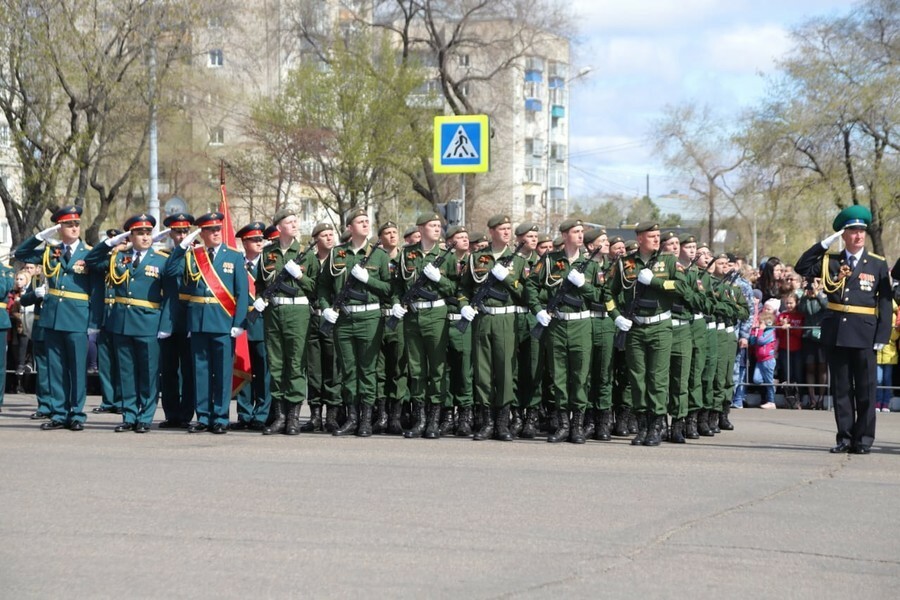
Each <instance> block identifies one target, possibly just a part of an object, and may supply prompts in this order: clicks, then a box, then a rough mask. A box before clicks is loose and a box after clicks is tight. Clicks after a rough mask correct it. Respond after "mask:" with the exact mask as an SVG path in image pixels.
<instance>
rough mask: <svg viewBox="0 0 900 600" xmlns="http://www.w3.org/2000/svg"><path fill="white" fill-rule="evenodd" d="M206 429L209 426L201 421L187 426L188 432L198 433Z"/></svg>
mask: <svg viewBox="0 0 900 600" xmlns="http://www.w3.org/2000/svg"><path fill="white" fill-rule="evenodd" d="M207 429H209V428H208V427H207V426H206V425H204V424H203V423H191V424H190V425H188V428H187V430H188V433H199V432H201V431H206V430H207Z"/></svg>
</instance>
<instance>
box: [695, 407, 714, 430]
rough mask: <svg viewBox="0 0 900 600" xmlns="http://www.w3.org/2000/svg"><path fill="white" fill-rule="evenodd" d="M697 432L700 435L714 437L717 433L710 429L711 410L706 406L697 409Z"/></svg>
mask: <svg viewBox="0 0 900 600" xmlns="http://www.w3.org/2000/svg"><path fill="white" fill-rule="evenodd" d="M697 434H698V435H699V436H700V437H713V436H714V435H715V434H714V433H713V432H712V431H710V430H709V411H708V410H707V409H705V408H701V409H700V410H698V411H697Z"/></svg>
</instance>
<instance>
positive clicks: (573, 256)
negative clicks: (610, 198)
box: [526, 219, 600, 444]
mask: <svg viewBox="0 0 900 600" xmlns="http://www.w3.org/2000/svg"><path fill="white" fill-rule="evenodd" d="M559 231H560V233H562V235H563V239H564V242H563V247H562V248H561V249H560V250H558V251H553V252H548V253H547V254H545V255H544V256H542V257H541V259H540V261H539V262H538V263H537V264H536V265H535V267H534V270H533V271H532V273H531V276H530V277H529V278H528V281H527V283H526V286H527V287H526V289H527V298H528V305H529V307H530V308H531V311H532V312H533V313H534V314H535V319H536V320H537V322H538V323H540V324H541V325H542V326H543V327H546V328H547V329H546V331H545V333H544V335H545V336H546V337H547V342H546V343H547V348H548V359H549V360H548V363H549V365H550V371H551V376H552V377H553V394H554V397H555V399H556V406H555V411H556V416H557V422H558V423H559V425H558V427H557V429H556V431H555V432H554V433H553V434H551V435H549V436H548V437H547V441H548V442H551V443H554V442H563V441H567V440H568V441H570V442H572V443H574V444H583V443H585V437H584V411H585V410H586V409H587V407H588V399H587V386H588V373H589V372H590V361H591V345H592V344H591V342H592V337H593V328H592V324H591V310H590V306H591V304H592V303H596V302H598V301H599V299H600V297H599V294H598V291H599V290H598V289H597V287H596V286H595V282H596V281H597V271H598V268H597V266H598V263H597V262H596V261H593V260H592V261H590V262H589V263H587V264H584V263H585V261H587V260H588V255H587V254H586V253H585V252H584V250H583V249H582V244H583V243H584V226H583V225H582V222H581V221H580V220H579V219H567V220H565V221H563V222H562V224H561V225H560V226H559ZM582 269H583V271H582ZM564 281H568V283H569V285H564V283H563V282H564ZM560 293H565V296H563V297H562V298H561V299H558V300H557V301H556V302H557V306H556V308H555V309H554V310H553V312H552V313H550V312H548V310H547V305H548V304H549V303H550V302H551V301H552V300H553V298H555V297H556V296H557V295H558V294H560ZM570 413H571V417H572V418H571V421H570V419H569V414H570ZM570 422H571V426H570Z"/></svg>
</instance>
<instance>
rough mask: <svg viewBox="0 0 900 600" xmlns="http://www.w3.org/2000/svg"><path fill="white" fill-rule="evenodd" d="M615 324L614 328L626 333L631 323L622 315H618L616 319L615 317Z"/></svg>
mask: <svg viewBox="0 0 900 600" xmlns="http://www.w3.org/2000/svg"><path fill="white" fill-rule="evenodd" d="M615 323H616V327H618V328H619V329H621V330H622V331H628V330H630V329H631V321H630V320H629V319H626V318H625V317H623V316H622V315H619V316H618V317H616V321H615Z"/></svg>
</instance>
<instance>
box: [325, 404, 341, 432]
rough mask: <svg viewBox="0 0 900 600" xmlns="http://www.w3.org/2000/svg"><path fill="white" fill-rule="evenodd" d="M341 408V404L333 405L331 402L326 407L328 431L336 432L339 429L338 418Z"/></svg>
mask: <svg viewBox="0 0 900 600" xmlns="http://www.w3.org/2000/svg"><path fill="white" fill-rule="evenodd" d="M339 410H340V407H339V406H332V405H331V404H329V405H328V406H326V407H325V431H327V432H328V433H334V432H335V431H337V430H338V429H339V426H338V420H337V416H338V411H339Z"/></svg>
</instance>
